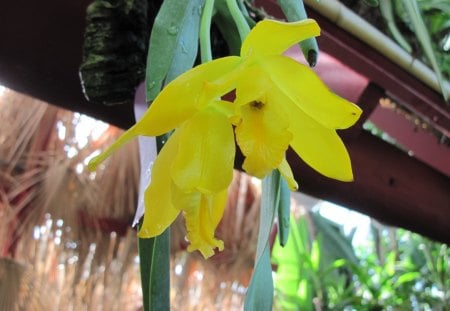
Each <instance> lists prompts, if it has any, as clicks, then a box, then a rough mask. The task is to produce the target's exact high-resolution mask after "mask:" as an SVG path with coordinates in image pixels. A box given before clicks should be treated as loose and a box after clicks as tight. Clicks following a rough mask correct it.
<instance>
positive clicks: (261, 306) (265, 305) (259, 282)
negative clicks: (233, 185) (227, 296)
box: [244, 170, 281, 311]
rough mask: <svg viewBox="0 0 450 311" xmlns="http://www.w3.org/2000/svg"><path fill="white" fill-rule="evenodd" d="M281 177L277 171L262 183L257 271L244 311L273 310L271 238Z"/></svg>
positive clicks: (253, 276) (249, 289)
mask: <svg viewBox="0 0 450 311" xmlns="http://www.w3.org/2000/svg"><path fill="white" fill-rule="evenodd" d="M280 180H281V176H280V173H279V172H278V171H277V170H274V171H273V172H272V174H270V175H269V176H267V177H265V178H264V179H263V182H262V199H261V211H260V223H259V232H258V244H257V247H256V257H255V269H254V272H253V275H252V279H251V281H250V285H249V287H248V290H247V296H246V297H245V305H244V309H245V310H248V311H253V310H255V311H264V310H272V303H273V280H272V268H271V265H270V248H269V236H270V232H271V230H272V225H273V221H274V218H275V213H276V212H277V207H278V204H279V201H280Z"/></svg>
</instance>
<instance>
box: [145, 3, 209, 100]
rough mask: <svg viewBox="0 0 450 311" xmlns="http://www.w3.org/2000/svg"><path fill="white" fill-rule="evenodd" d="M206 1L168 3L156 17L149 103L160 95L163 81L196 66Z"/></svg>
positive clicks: (148, 72)
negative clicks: (201, 20) (201, 22)
mask: <svg viewBox="0 0 450 311" xmlns="http://www.w3.org/2000/svg"><path fill="white" fill-rule="evenodd" d="M203 4H204V0H189V1H179V0H165V1H164V2H163V4H162V6H161V9H160V10H159V12H158V15H157V16H156V18H155V22H154V24H153V28H152V33H151V36H150V43H149V51H148V56H147V70H146V77H145V80H146V84H145V85H146V89H147V101H152V100H153V99H155V97H156V96H157V95H158V93H159V91H160V89H161V86H162V85H163V84H164V82H166V83H167V82H168V81H170V80H172V79H174V78H176V77H177V76H178V75H179V74H181V73H183V72H184V71H186V70H188V69H190V68H191V67H192V65H193V64H194V61H195V58H196V56H197V49H198V33H199V27H200V26H199V25H200V16H201V12H202V7H203Z"/></svg>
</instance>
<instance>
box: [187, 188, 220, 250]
mask: <svg viewBox="0 0 450 311" xmlns="http://www.w3.org/2000/svg"><path fill="white" fill-rule="evenodd" d="M190 195H193V196H197V195H199V193H198V192H194V193H191V194H190ZM226 199H227V190H224V191H222V192H219V193H218V194H212V195H207V194H200V195H199V200H198V201H199V204H198V205H197V206H196V207H193V208H189V209H187V210H185V214H184V217H185V220H186V228H187V239H188V240H189V242H190V244H189V246H188V251H189V252H192V251H195V250H199V251H200V252H201V254H202V255H203V257H205V258H208V257H211V256H212V255H214V249H215V248H218V249H219V250H220V251H221V250H223V246H224V245H223V242H222V241H221V240H218V239H216V238H215V237H214V232H215V230H216V227H217V225H218V224H219V222H220V219H222V215H223V211H224V209H225V204H226Z"/></svg>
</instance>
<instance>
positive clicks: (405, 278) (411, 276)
mask: <svg viewBox="0 0 450 311" xmlns="http://www.w3.org/2000/svg"><path fill="white" fill-rule="evenodd" d="M420 276H421V275H420V273H419V272H407V273H404V274H402V275H400V276H399V277H398V279H397V280H396V281H395V286H396V287H398V286H400V285H402V284H403V283H407V282H411V281H414V280H417V279H418V278H420Z"/></svg>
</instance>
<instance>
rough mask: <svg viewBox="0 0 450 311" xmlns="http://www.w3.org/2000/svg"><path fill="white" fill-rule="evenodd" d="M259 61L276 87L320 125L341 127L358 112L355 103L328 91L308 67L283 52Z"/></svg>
mask: <svg viewBox="0 0 450 311" xmlns="http://www.w3.org/2000/svg"><path fill="white" fill-rule="evenodd" d="M261 65H262V66H263V67H264V68H265V69H266V70H267V72H269V73H270V74H271V78H272V80H273V81H274V83H275V84H276V86H277V87H278V89H280V90H281V91H282V92H283V93H284V94H286V95H287V96H288V97H289V98H290V99H291V100H292V101H293V102H295V104H296V105H297V106H298V108H300V109H301V110H302V111H303V112H305V113H306V114H307V115H309V116H310V117H311V118H313V119H314V120H316V121H317V122H319V123H320V124H322V125H323V126H325V127H328V128H330V129H345V128H348V127H349V126H351V125H353V124H355V122H356V121H357V120H358V118H359V116H360V115H361V109H360V108H359V107H358V106H356V105H355V104H353V103H351V102H349V101H347V100H345V99H343V98H341V97H339V96H337V95H336V94H334V93H332V92H331V91H330V90H329V89H328V88H327V87H326V85H325V84H324V83H323V82H322V81H321V80H320V78H319V77H318V76H317V75H316V74H315V73H314V71H312V70H311V69H310V68H309V67H307V66H304V65H302V64H300V63H298V62H296V61H295V60H293V59H291V58H289V57H285V56H273V57H270V58H267V59H266V60H265V61H264V62H261Z"/></svg>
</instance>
